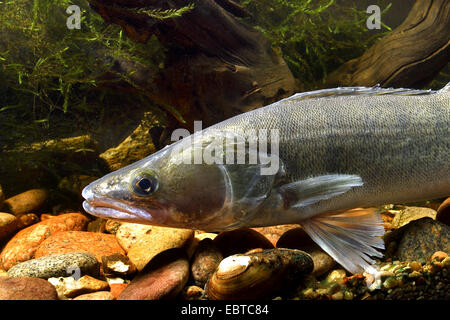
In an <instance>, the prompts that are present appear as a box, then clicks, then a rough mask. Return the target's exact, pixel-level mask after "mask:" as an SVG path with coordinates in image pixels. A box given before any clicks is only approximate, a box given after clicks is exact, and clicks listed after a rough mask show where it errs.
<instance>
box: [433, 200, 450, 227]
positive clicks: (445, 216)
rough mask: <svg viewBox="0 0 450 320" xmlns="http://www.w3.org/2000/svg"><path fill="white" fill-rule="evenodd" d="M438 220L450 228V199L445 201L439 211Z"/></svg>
mask: <svg viewBox="0 0 450 320" xmlns="http://www.w3.org/2000/svg"><path fill="white" fill-rule="evenodd" d="M436 220H437V221H440V222H442V223H444V224H446V225H448V226H450V197H449V198H447V199H445V201H444V202H442V203H441V205H440V206H439V208H438V209H437V213H436Z"/></svg>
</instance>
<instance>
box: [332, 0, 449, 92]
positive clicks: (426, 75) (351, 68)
mask: <svg viewBox="0 0 450 320" xmlns="http://www.w3.org/2000/svg"><path fill="white" fill-rule="evenodd" d="M449 30H450V1H448V0H417V1H416V2H415V3H414V5H413V7H412V8H411V11H410V12H409V14H408V16H407V17H406V19H405V21H404V22H403V23H402V24H401V25H400V26H398V27H397V28H395V29H394V30H393V31H392V32H390V33H389V34H388V35H387V36H385V37H384V38H383V39H381V40H380V41H379V42H377V43H376V44H375V45H373V46H372V47H371V48H369V49H368V50H367V51H366V52H365V53H364V54H363V55H362V56H360V57H358V58H356V59H352V60H350V61H348V62H346V63H345V64H343V65H342V66H340V67H339V68H338V69H336V70H335V71H334V72H332V73H331V74H330V75H329V77H328V79H327V84H326V86H327V87H337V86H373V85H376V84H380V85H381V86H382V87H409V88H418V89H420V88H422V87H423V86H425V85H426V84H427V83H428V82H430V81H431V80H432V79H433V78H434V77H435V76H436V75H437V74H438V73H439V71H440V70H442V69H443V68H444V67H445V66H446V65H447V64H448V63H449V61H450V33H449Z"/></svg>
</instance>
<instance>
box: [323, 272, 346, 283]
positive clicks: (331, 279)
mask: <svg viewBox="0 0 450 320" xmlns="http://www.w3.org/2000/svg"><path fill="white" fill-rule="evenodd" d="M346 276H347V273H346V271H345V270H344V269H336V270H333V271H331V272H330V273H329V274H328V276H327V277H326V278H325V282H327V283H337V284H339V285H343V284H344V278H345V277H346Z"/></svg>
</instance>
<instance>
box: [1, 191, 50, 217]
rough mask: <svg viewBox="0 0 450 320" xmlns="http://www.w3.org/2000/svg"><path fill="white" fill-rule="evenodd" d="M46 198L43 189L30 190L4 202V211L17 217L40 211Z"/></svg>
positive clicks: (46, 195)
mask: <svg viewBox="0 0 450 320" xmlns="http://www.w3.org/2000/svg"><path fill="white" fill-rule="evenodd" d="M47 198H48V194H47V191H45V190H44V189H32V190H28V191H25V192H23V193H21V194H18V195H16V196H14V197H11V198H9V199H7V200H5V202H4V203H3V207H4V208H5V210H6V211H8V212H10V213H12V214H14V215H19V214H22V213H28V212H31V211H36V210H38V209H40V208H41V207H42V206H43V205H44V203H45V202H46V201H47Z"/></svg>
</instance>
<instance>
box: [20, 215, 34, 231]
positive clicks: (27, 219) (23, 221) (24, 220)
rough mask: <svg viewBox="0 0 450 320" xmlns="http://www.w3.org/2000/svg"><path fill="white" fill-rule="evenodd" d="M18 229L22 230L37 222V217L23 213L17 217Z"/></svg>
mask: <svg viewBox="0 0 450 320" xmlns="http://www.w3.org/2000/svg"><path fill="white" fill-rule="evenodd" d="M17 219H18V220H19V221H18V228H19V229H23V228H26V227H29V226H31V225H33V224H35V223H38V222H39V217H38V216H37V215H36V214H35V213H24V214H20V215H18V216H17Z"/></svg>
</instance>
